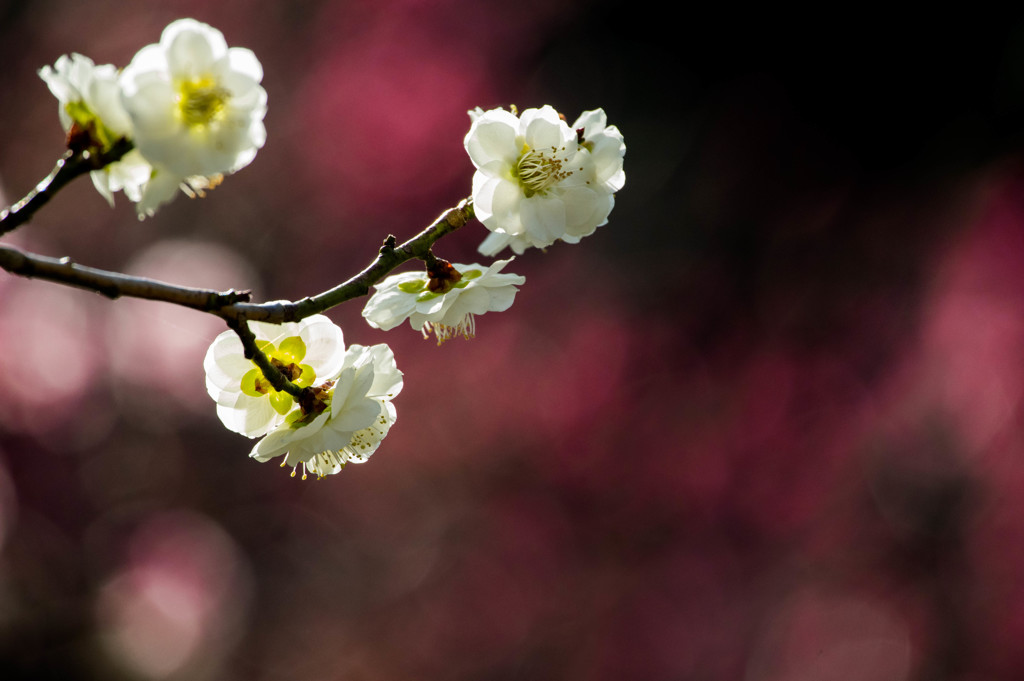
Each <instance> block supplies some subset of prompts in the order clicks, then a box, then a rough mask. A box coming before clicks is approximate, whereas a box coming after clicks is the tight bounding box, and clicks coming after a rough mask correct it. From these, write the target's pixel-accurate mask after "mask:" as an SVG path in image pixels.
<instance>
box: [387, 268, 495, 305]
mask: <svg viewBox="0 0 1024 681" xmlns="http://www.w3.org/2000/svg"><path fill="white" fill-rule="evenodd" d="M460 274H461V275H462V279H460V280H459V281H456V282H451V283H450V285H447V286H446V287H442V289H439V290H437V291H431V290H430V288H429V286H430V280H428V279H413V280H412V281H403V282H402V283H401V284H399V285H398V290H399V291H401V292H402V293H410V294H413V295H415V296H416V302H417V303H422V302H425V301H428V300H433V299H434V298H437V297H439V296H443V295H444V294H445V293H448V292H449V291H451V290H452V289H456V288H466V287H467V286H469V282H471V281H473V280H474V279H476V278H477V277H479V276H480V275H481V274H483V272H481V271H480V270H466V271H465V272H460Z"/></svg>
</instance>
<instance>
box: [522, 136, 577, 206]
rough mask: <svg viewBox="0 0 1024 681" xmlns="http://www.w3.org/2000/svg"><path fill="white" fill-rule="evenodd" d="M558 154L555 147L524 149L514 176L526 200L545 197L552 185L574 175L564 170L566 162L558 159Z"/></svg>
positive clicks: (563, 149)
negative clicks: (536, 196) (539, 196)
mask: <svg viewBox="0 0 1024 681" xmlns="http://www.w3.org/2000/svg"><path fill="white" fill-rule="evenodd" d="M561 151H565V148H564V147H563V148H562V150H561ZM558 152H559V150H558V149H556V148H555V147H551V148H550V149H543V150H541V149H530V148H529V147H525V148H524V150H523V154H522V155H521V156H520V157H519V161H518V162H517V163H516V166H515V168H513V170H512V175H513V176H514V177H515V178H516V179H517V180H518V181H519V186H521V187H522V188H523V193H524V194H525V195H526V198H530V197H531V196H533V195H534V194H541V195H543V194H544V193H545V192H546V191H547V190H548V189H550V188H551V187H552V185H554V184H556V183H558V182H561V181H562V180H564V179H565V178H567V177H569V176H570V175H572V171H571V170H565V169H563V166H564V165H565V160H564V159H562V158H559V157H558Z"/></svg>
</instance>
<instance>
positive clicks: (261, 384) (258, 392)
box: [241, 336, 316, 416]
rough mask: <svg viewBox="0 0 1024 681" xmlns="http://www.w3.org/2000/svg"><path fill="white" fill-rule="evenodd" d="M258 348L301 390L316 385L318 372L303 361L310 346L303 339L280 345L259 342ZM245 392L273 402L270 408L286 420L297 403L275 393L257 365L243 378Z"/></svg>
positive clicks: (296, 338) (279, 392)
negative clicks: (307, 347) (314, 383)
mask: <svg viewBox="0 0 1024 681" xmlns="http://www.w3.org/2000/svg"><path fill="white" fill-rule="evenodd" d="M256 345H257V347H259V349H260V350H262V351H263V354H265V355H266V356H267V359H269V360H270V363H271V364H273V365H274V366H275V367H277V370H278V371H280V372H281V373H282V374H284V376H285V378H287V379H288V380H289V381H291V382H292V383H294V384H295V385H297V386H299V387H300V388H306V387H308V386H311V385H313V382H314V381H315V380H316V372H315V371H314V370H313V367H311V366H309V365H308V364H302V360H303V359H304V358H305V356H306V344H305V343H304V342H303V340H302V339H301V338H299V337H298V336H289V337H288V338H285V339H284V340H282V341H281V342H279V343H278V344H277V345H274V343H272V342H270V341H257V342H256ZM241 389H242V392H243V393H244V394H246V395H248V396H249V397H263V396H266V397H267V398H269V399H270V405H271V406H272V407H273V408H274V411H276V412H277V413H278V414H281V415H282V416H283V415H284V414H287V413H288V412H289V411H290V410H291V408H292V405H293V404H294V403H295V400H294V399H292V396H291V395H289V394H288V393H286V392H284V391H278V390H275V389H274V386H272V385H271V384H270V381H268V380H267V379H266V377H265V376H264V375H263V372H262V371H260V369H259V367H256V366H255V365H254V366H253V368H252V369H250V370H249V371H248V372H247V373H246V374H245V376H243V377H242V382H241Z"/></svg>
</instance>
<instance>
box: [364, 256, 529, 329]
mask: <svg viewBox="0 0 1024 681" xmlns="http://www.w3.org/2000/svg"><path fill="white" fill-rule="evenodd" d="M442 262H443V261H442ZM510 262H512V259H511V258H509V259H508V260H497V261H495V262H493V263H491V265H490V266H489V267H486V268H484V267H483V266H481V265H477V264H472V265H463V264H460V263H451V264H450V267H451V268H453V270H452V271H450V272H449V273H447V274H446V273H444V272H437V273H435V274H436V275H437V276H434V277H432V276H431V273H424V272H404V273H402V274H395V275H392V276H390V277H388V278H387V279H385V280H384V281H382V282H381V283H379V284H377V285H376V286H374V288H375V289H376V292H375V293H374V294H373V295H372V296H371V297H370V300H369V301H367V303H366V307H364V308H363V317H365V318H366V321H367V322H368V323H369V324H370V326H372V327H374V328H377V329H383V330H384V331H389V330H391V329H393V328H395V327H396V326H398V325H399V324H401V323H402V322H404V321H405V320H406V319H408V320H409V324H410V325H411V326H412V328H414V329H419V330H422V332H423V337H424V338H426V337H427V336H428V335H429V334H430V333H431V332H433V333H434V335H435V336H436V337H437V342H438V344H439V345H440V344H441V343H443V342H444V341H446V340H448V339H450V338H453V337H455V336H463V337H465V338H471V337H472V336H473V335H474V333H475V328H476V322H475V319H474V315H482V314H484V313H485V312H504V311H505V310H507V309H508V308H509V307H511V306H512V302H513V301H514V300H515V296H516V292H517V291H518V289H517V288H516V286H517V285H521V284H523V283H525V282H526V278H525V277H522V276H520V275H518V274H502V273H501V270H502V269H503V268H504V267H505V265H507V264H508V263H510ZM444 264H445V265H449V264H448V263H444ZM452 272H453V273H452Z"/></svg>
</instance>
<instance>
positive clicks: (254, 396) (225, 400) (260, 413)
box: [203, 315, 345, 437]
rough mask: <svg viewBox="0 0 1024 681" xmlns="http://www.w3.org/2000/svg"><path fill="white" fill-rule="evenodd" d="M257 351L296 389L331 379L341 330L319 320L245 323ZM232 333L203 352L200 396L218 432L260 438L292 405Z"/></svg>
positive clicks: (339, 357) (341, 347) (341, 346)
mask: <svg viewBox="0 0 1024 681" xmlns="http://www.w3.org/2000/svg"><path fill="white" fill-rule="evenodd" d="M249 328H250V330H252V332H253V334H254V335H255V336H256V342H257V346H258V347H259V348H260V350H262V351H263V352H264V353H265V354H266V355H267V358H268V359H269V360H270V361H271V363H272V364H273V365H274V366H275V367H277V368H278V369H279V370H280V371H281V372H282V373H283V374H284V375H285V376H286V377H287V378H288V379H289V380H290V381H291V382H292V383H295V384H296V385H298V386H299V387H303V388H305V387H308V386H312V385H314V384H315V383H317V382H322V381H324V380H328V379H332V378H335V377H336V376H337V375H338V372H340V371H341V366H342V362H343V360H344V357H345V343H344V338H343V336H342V332H341V329H340V328H338V327H337V326H335V324H334V323H333V322H332V321H331V320H330V319H328V318H327V317H325V316H324V315H313V316H311V317H307V318H306V319H303V320H302V321H300V322H290V323H287V324H280V325H278V324H267V323H264V322H249ZM243 352H244V351H243V348H242V342H241V340H239V338H238V335H237V334H236V333H235V332H234V331H225V332H224V333H222V334H220V335H219V336H217V338H216V339H215V340H214V341H213V343H212V344H211V345H210V349H209V350H208V351H207V352H206V358H205V359H204V361H203V368H204V369H206V390H207V392H208V393H209V394H210V397H212V398H213V399H214V401H215V402H217V416H219V417H220V420H221V422H222V423H223V424H224V426H225V427H226V428H227V429H228V430H231V431H233V432H236V433H240V434H241V435H245V436H247V437H259V436H261V435H265V434H266V433H267V432H269V431H270V430H271V429H272V428H274V427H275V426H277V425H279V424H281V423H283V422H284V420H285V417H286V415H287V414H288V413H289V412H290V411H292V409H293V407H294V406H295V401H294V399H293V398H292V396H291V395H289V394H288V393H286V392H283V391H277V390H275V389H274V387H273V386H271V385H270V383H269V382H268V381H267V380H266V379H265V378H264V377H263V372H262V371H260V369H259V368H257V366H256V365H255V364H254V363H253V362H252V361H251V360H248V359H246V358H245V355H244V354H243Z"/></svg>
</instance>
